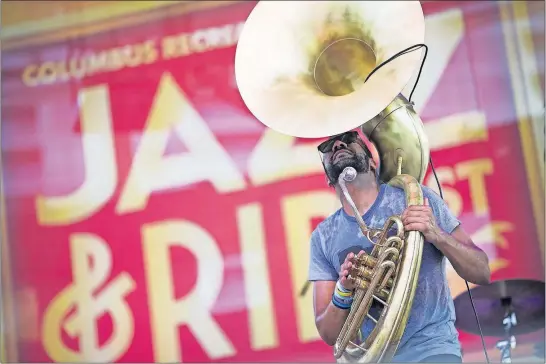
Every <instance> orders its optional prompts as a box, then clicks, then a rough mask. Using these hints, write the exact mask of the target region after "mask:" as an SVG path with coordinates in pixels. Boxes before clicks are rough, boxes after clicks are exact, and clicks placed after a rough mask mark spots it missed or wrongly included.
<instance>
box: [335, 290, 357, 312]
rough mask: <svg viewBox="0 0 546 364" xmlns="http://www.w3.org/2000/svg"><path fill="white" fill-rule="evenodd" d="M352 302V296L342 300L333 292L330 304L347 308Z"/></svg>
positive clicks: (343, 308)
mask: <svg viewBox="0 0 546 364" xmlns="http://www.w3.org/2000/svg"><path fill="white" fill-rule="evenodd" d="M352 303H353V299H352V298H351V299H349V300H343V299H340V298H339V297H337V296H336V295H335V293H334V294H333V295H332V304H333V305H334V306H336V307H337V308H339V309H342V310H348V309H349V308H351V304H352Z"/></svg>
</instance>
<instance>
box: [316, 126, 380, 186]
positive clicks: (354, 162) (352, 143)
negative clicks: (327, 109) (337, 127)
mask: <svg viewBox="0 0 546 364" xmlns="http://www.w3.org/2000/svg"><path fill="white" fill-rule="evenodd" d="M319 151H321V153H322V161H323V163H324V169H325V170H326V175H327V177H328V178H329V179H330V182H332V183H337V180H338V178H339V175H340V174H341V172H343V169H344V168H346V167H353V168H354V169H356V171H357V172H358V173H367V172H368V171H369V170H370V157H369V154H368V153H367V149H366V148H365V147H364V142H363V141H362V140H361V139H360V138H359V137H358V134H357V133H356V132H354V131H352V132H347V133H344V134H340V135H337V136H335V137H332V138H330V139H328V140H327V141H326V142H325V143H322V144H321V145H319Z"/></svg>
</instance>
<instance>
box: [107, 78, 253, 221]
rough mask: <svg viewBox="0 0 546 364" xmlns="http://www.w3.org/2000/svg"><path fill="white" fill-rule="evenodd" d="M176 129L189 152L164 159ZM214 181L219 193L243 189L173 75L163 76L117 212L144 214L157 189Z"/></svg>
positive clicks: (242, 182) (235, 171) (241, 183)
mask: <svg viewBox="0 0 546 364" xmlns="http://www.w3.org/2000/svg"><path fill="white" fill-rule="evenodd" d="M171 130H174V131H175V132H176V134H177V135H178V137H179V138H180V139H181V140H183V141H184V143H185V145H186V147H187V148H188V149H189V153H184V154H179V155H175V156H169V157H163V153H164V151H165V148H166V146H167V141H168V137H169V133H170V132H171ZM202 181H210V182H211V183H212V184H213V186H214V187H215V188H216V189H217V190H218V191H219V192H221V193H228V192H233V191H236V190H241V189H244V188H245V185H246V183H245V180H244V178H243V176H242V175H241V174H240V173H239V171H238V170H237V166H236V165H235V163H233V161H232V160H231V159H230V157H229V155H228V154H227V152H226V151H225V150H224V148H223V147H222V146H221V145H220V143H218V141H217V140H216V138H215V137H214V134H212V132H211V131H210V130H209V128H208V127H207V125H206V123H205V122H204V120H203V119H202V118H201V116H200V115H199V114H198V113H197V111H196V110H195V109H194V108H193V107H192V105H191V104H190V102H189V101H188V99H187V98H186V95H185V94H184V93H183V91H182V90H181V89H180V88H179V87H178V85H177V84H176V82H175V81H174V79H173V78H172V76H171V75H170V74H166V75H164V76H163V77H162V78H161V81H160V84H159V88H158V91H157V94H156V96H155V100H154V103H153V106H152V110H151V111H150V115H149V117H148V122H147V125H146V128H145V131H144V133H143V135H142V140H141V142H140V146H139V148H138V150H137V152H136V154H135V158H134V161H133V165H132V166H131V170H130V172H129V176H128V178H127V183H126V185H125V186H124V188H123V190H122V192H121V197H120V200H119V202H118V205H117V212H118V213H127V212H131V211H137V210H141V209H143V208H144V207H145V206H146V203H147V201H148V198H149V196H150V194H151V193H152V192H153V191H157V190H164V189H169V188H176V187H179V186H184V185H188V184H192V183H197V182H202Z"/></svg>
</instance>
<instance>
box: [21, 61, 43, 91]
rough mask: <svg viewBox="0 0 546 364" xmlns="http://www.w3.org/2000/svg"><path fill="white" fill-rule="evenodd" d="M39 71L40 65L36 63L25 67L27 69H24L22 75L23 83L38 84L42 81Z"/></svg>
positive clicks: (28, 84) (27, 84)
mask: <svg viewBox="0 0 546 364" xmlns="http://www.w3.org/2000/svg"><path fill="white" fill-rule="evenodd" d="M37 72H38V66H36V65H35V64H31V65H29V66H27V67H25V70H24V71H23V76H22V79H23V83H24V84H25V85H26V86H30V87H32V86H36V85H38V84H39V83H40V81H39V79H38V76H37Z"/></svg>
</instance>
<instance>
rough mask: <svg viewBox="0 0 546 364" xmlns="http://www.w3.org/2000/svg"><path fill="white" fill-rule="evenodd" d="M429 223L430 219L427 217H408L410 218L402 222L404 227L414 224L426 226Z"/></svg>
mask: <svg viewBox="0 0 546 364" xmlns="http://www.w3.org/2000/svg"><path fill="white" fill-rule="evenodd" d="M428 221H429V219H428V217H427V216H408V217H406V218H405V219H403V220H402V222H403V223H404V225H406V224H410V223H414V222H417V223H423V224H424V223H426V222H428Z"/></svg>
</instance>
